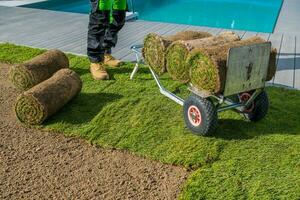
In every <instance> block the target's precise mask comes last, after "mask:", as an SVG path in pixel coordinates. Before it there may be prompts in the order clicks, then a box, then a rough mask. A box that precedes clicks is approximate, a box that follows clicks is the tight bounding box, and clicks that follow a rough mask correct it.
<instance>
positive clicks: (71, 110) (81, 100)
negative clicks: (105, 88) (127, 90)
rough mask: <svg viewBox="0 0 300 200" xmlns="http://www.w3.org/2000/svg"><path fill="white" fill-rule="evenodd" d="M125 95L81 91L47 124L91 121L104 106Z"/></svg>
mask: <svg viewBox="0 0 300 200" xmlns="http://www.w3.org/2000/svg"><path fill="white" fill-rule="evenodd" d="M122 97H123V96H121V95H118V94H113V93H80V94H79V95H78V96H77V97H76V98H75V99H73V100H72V101H71V102H69V103H68V104H67V105H66V106H65V107H63V108H62V109H61V110H60V111H59V113H57V114H56V115H54V116H53V117H51V118H50V119H49V120H48V121H47V122H46V124H45V125H49V124H53V123H59V122H63V123H69V124H83V123H88V122H90V121H91V120H92V119H93V118H94V117H95V116H96V115H97V114H99V113H100V111H101V110H102V108H103V107H104V106H105V105H107V104H109V103H112V102H114V101H116V100H118V99H120V98H122Z"/></svg>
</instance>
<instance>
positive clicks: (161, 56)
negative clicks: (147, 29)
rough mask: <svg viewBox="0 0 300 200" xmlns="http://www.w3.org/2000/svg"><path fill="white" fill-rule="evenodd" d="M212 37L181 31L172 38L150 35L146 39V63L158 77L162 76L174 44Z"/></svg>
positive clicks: (208, 34)
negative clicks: (169, 48)
mask: <svg viewBox="0 0 300 200" xmlns="http://www.w3.org/2000/svg"><path fill="white" fill-rule="evenodd" d="M210 36H211V34H210V33H207V32H202V31H181V32H178V33H177V34H175V35H170V36H160V35H158V34H155V33H150V34H148V35H147V36H146V38H145V39H144V48H143V56H144V58H145V62H146V63H147V64H148V65H149V66H150V67H151V68H152V69H153V70H154V71H155V72H156V73H157V74H158V75H161V74H163V73H165V72H166V51H167V48H168V46H169V45H171V44H172V42H175V41H178V40H194V39H200V38H206V37H210Z"/></svg>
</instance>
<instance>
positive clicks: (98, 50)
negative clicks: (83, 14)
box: [87, 0, 111, 63]
mask: <svg viewBox="0 0 300 200" xmlns="http://www.w3.org/2000/svg"><path fill="white" fill-rule="evenodd" d="M90 1H91V5H92V11H91V13H90V17H89V26H88V44H87V54H88V57H89V59H90V61H91V62H92V63H98V62H103V60H104V52H105V47H104V36H105V33H106V30H107V29H108V27H109V18H110V6H111V3H110V0H90Z"/></svg>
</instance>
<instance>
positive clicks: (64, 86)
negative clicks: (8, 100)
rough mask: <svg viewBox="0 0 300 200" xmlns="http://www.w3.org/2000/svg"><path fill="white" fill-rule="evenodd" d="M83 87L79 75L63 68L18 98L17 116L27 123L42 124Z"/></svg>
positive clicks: (16, 105)
mask: <svg viewBox="0 0 300 200" xmlns="http://www.w3.org/2000/svg"><path fill="white" fill-rule="evenodd" d="M81 87H82V82H81V79H80V77H79V75H77V74H76V73H75V72H74V71H72V70H70V69H61V70H59V71H57V72H56V73H55V74H54V75H53V76H52V77H51V78H49V79H47V80H45V81H43V82H42V83H40V84H38V85H36V86H34V87H32V88H31V89H29V90H27V91H25V92H23V94H21V95H20V96H19V97H18V98H17V101H16V104H15V112H16V116H17V117H18V119H19V120H20V121H21V122H23V123H25V124H29V125H38V124H41V123H42V122H43V121H44V120H46V119H47V118H48V117H50V116H51V115H53V114H55V113H56V112H57V111H58V110H59V109H61V108H62V107H63V106H64V105H65V104H66V103H68V102H69V101H70V100H71V99H72V98H73V97H75V96H76V95H77V94H78V93H79V92H80V91H81Z"/></svg>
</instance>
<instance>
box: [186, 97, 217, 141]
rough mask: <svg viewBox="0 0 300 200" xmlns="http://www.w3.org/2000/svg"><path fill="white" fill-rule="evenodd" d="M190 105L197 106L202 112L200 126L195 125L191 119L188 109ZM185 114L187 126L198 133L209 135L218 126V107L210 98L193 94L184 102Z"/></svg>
mask: <svg viewBox="0 0 300 200" xmlns="http://www.w3.org/2000/svg"><path fill="white" fill-rule="evenodd" d="M190 106H196V107H197V108H198V109H199V111H200V113H201V118H202V119H201V124H200V125H199V126H194V125H193V124H191V123H190V121H189V117H188V110H189V107H190ZM183 116H184V121H185V124H186V126H187V127H188V128H189V129H190V130H191V131H192V132H193V133H194V134H196V135H201V136H207V135H210V134H211V133H213V132H214V131H215V130H216V128H217V124H218V114H217V109H216V108H215V106H214V104H213V103H212V102H211V101H210V100H208V99H204V98H201V97H198V96H195V95H191V96H190V97H189V98H188V99H187V100H185V102H184V105H183Z"/></svg>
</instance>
